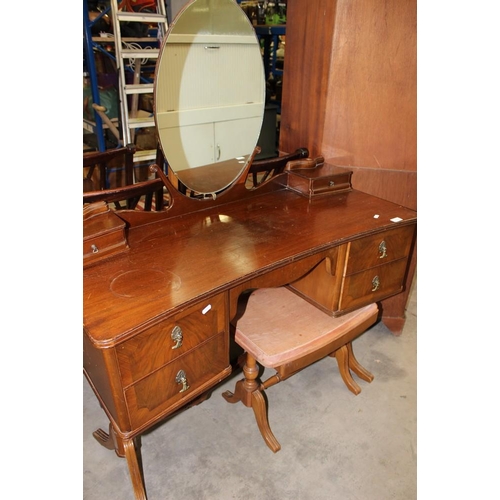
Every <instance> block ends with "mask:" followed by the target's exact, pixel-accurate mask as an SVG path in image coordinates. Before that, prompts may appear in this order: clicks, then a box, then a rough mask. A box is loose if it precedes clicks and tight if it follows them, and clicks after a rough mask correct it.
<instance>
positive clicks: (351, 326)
mask: <svg viewBox="0 0 500 500" xmlns="http://www.w3.org/2000/svg"><path fill="white" fill-rule="evenodd" d="M377 316H378V307H377V304H371V305H369V306H366V307H363V308H361V309H358V310H356V311H353V312H351V313H348V314H345V315H344V316H341V317H339V318H334V317H332V316H329V315H328V314H326V313H324V312H323V311H321V310H320V309H318V308H317V307H315V306H314V305H312V304H310V303H309V302H307V301H306V300H304V299H302V298H300V297H299V296H298V295H296V294H295V293H293V292H292V291H290V290H289V289H287V288H285V287H279V288H261V289H259V290H256V291H254V292H253V293H252V294H251V295H250V296H249V298H248V303H247V305H246V309H245V312H244V314H243V315H242V316H241V318H240V319H238V321H237V323H236V332H235V342H236V343H237V344H238V345H239V346H240V347H242V348H243V349H244V350H245V351H246V354H245V364H244V366H243V374H244V376H245V378H244V379H242V380H240V381H238V382H236V387H235V390H234V393H232V392H230V391H226V392H224V393H223V394H222V396H223V397H224V399H225V400H226V401H227V402H229V403H237V402H238V401H241V402H242V403H243V404H244V405H245V406H247V407H252V409H253V411H254V414H255V419H256V421H257V425H258V427H259V430H260V433H261V434H262V437H263V438H264V441H265V442H266V444H267V446H268V447H269V448H270V449H271V450H272V451H273V452H274V453H276V452H277V451H279V450H280V449H281V445H280V444H279V442H278V440H277V439H276V437H275V436H274V434H273V433H272V431H271V428H270V427H269V421H268V418H267V407H266V401H265V399H264V396H263V394H262V392H263V391H264V390H265V389H267V388H269V387H271V386H273V385H275V384H277V383H278V382H281V381H282V380H285V379H287V378H289V377H291V376H292V375H294V374H295V373H297V372H298V371H300V370H302V369H303V368H305V367H307V366H309V365H311V364H312V363H314V362H316V361H318V360H320V359H322V358H324V357H326V356H332V357H335V358H336V360H337V363H338V366H339V371H340V375H341V376H342V379H343V380H344V382H345V384H346V385H347V387H348V389H349V390H350V391H351V392H353V393H354V394H355V395H357V394H359V393H360V392H361V389H360V387H359V385H358V384H357V383H356V382H355V381H354V379H353V378H352V375H351V372H350V370H352V371H353V372H354V373H355V374H356V375H358V377H360V378H361V379H363V380H365V381H367V382H371V381H372V380H373V375H372V374H371V373H370V372H369V371H367V370H366V369H365V368H363V367H362V366H361V365H360V364H359V363H358V361H357V360H356V358H355V357H354V353H353V350H352V344H351V342H352V340H353V339H355V338H356V337H357V336H359V335H361V334H362V333H363V332H364V331H365V330H366V329H367V328H368V327H369V326H371V325H373V324H374V323H375V322H376V320H377ZM257 363H259V364H260V365H262V366H265V367H267V368H274V369H275V370H276V374H275V375H273V376H271V377H270V378H269V379H267V380H266V381H265V382H260V380H257V379H258V375H259V367H258V365H257Z"/></svg>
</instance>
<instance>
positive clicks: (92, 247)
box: [90, 244, 99, 253]
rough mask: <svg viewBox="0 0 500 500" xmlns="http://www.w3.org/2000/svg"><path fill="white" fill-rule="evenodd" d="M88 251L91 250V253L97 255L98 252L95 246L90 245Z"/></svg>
mask: <svg viewBox="0 0 500 500" xmlns="http://www.w3.org/2000/svg"><path fill="white" fill-rule="evenodd" d="M90 249H91V250H92V253H97V252H99V248H98V247H97V245H94V244H92V245H91V246H90Z"/></svg>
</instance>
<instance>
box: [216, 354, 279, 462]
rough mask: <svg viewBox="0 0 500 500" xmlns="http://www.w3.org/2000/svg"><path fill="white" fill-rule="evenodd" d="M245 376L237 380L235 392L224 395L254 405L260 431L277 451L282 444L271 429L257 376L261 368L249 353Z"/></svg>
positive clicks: (234, 401) (244, 371) (229, 400)
mask: <svg viewBox="0 0 500 500" xmlns="http://www.w3.org/2000/svg"><path fill="white" fill-rule="evenodd" d="M243 373H244V375H245V378H244V379H243V380H239V381H238V382H236V387H235V389H234V393H232V392H231V391H226V392H224V393H223V394H222V397H223V398H224V399H225V400H226V401H227V402H228V403H237V402H238V401H241V402H242V403H243V404H244V405H245V406H247V407H252V409H253V412H254V415H255V420H256V421H257V425H258V426H259V430H260V433H261V434H262V437H263V438H264V441H265V442H266V444H267V446H268V447H269V448H270V449H271V451H273V452H274V453H276V452H277V451H279V450H280V449H281V445H280V444H279V442H278V440H277V439H276V437H275V436H274V434H273V432H272V431H271V427H270V426H269V421H268V419H267V406H266V400H265V399H264V396H263V395H262V392H261V391H260V384H259V383H258V382H257V380H256V378H257V376H258V375H259V368H258V366H257V362H256V361H255V359H254V358H253V357H252V356H250V355H247V357H246V362H245V366H244V367H243Z"/></svg>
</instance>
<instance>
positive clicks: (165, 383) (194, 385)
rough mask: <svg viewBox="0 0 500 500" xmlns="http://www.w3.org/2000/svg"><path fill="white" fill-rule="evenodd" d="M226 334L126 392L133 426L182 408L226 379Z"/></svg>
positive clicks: (206, 343)
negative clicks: (175, 408)
mask: <svg viewBox="0 0 500 500" xmlns="http://www.w3.org/2000/svg"><path fill="white" fill-rule="evenodd" d="M228 352H229V346H228V336H227V333H226V332H221V333H220V334H218V335H217V336H215V337H213V338H212V339H210V340H208V341H206V342H204V343H203V344H202V345H200V346H198V348H197V349H194V350H192V351H190V352H188V353H186V354H184V355H183V356H180V357H178V358H177V359H175V360H174V361H172V362H170V363H168V364H167V365H165V366H163V367H162V368H160V369H159V370H157V371H155V372H153V373H151V374H150V375H149V376H148V377H146V378H144V379H142V380H140V381H139V382H137V383H135V384H134V385H132V386H130V387H128V388H127V389H126V390H125V400H126V403H127V407H128V411H129V415H130V420H131V423H132V426H133V427H134V428H137V427H139V426H141V425H144V424H146V423H148V422H149V421H150V420H152V419H154V418H155V417H156V416H158V415H159V414H161V413H165V412H167V411H169V410H170V411H172V407H173V406H174V407H175V405H178V406H179V407H180V406H181V405H182V400H183V399H185V398H189V397H190V396H193V397H195V396H196V395H198V394H200V393H202V392H203V391H204V390H206V388H207V383H208V382H210V384H209V385H213V384H214V383H216V382H217V380H216V381H215V382H214V381H213V379H214V378H217V377H220V379H222V378H224V377H225V376H226V374H227V373H226V372H227V370H228V367H229V354H228Z"/></svg>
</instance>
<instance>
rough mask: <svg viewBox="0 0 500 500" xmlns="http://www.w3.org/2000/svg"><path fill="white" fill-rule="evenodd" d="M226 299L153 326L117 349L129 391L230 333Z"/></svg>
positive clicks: (201, 304)
mask: <svg viewBox="0 0 500 500" xmlns="http://www.w3.org/2000/svg"><path fill="white" fill-rule="evenodd" d="M226 317H227V313H226V301H225V295H224V294H219V295H216V296H215V297H212V298H210V299H207V300H205V301H203V302H199V303H198V304H196V305H194V306H192V307H189V308H188V309H185V310H184V311H182V312H180V313H178V314H177V315H175V316H173V317H170V318H168V319H167V320H165V321H163V322H161V323H159V324H157V325H154V326H152V327H151V328H149V329H147V330H145V331H144V332H142V333H140V334H138V335H136V336H135V337H134V338H132V339H130V340H128V341H127V342H124V343H123V344H121V345H119V346H118V347H117V349H116V352H117V358H118V364H119V367H120V373H121V376H122V381H123V385H124V386H125V387H127V386H129V385H131V384H133V383H134V382H136V381H137V380H139V379H141V378H143V377H145V376H147V375H149V374H150V373H151V372H153V371H154V370H157V369H158V368H160V367H162V366H163V365H165V364H166V363H169V362H170V361H173V360H174V359H176V358H178V357H179V356H182V355H184V354H186V353H188V352H189V351H191V350H192V349H194V348H196V347H197V346H198V345H199V344H200V343H202V342H205V341H206V340H207V339H209V338H210V337H213V336H214V335H217V334H218V333H220V332H225V331H227V326H226Z"/></svg>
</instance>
